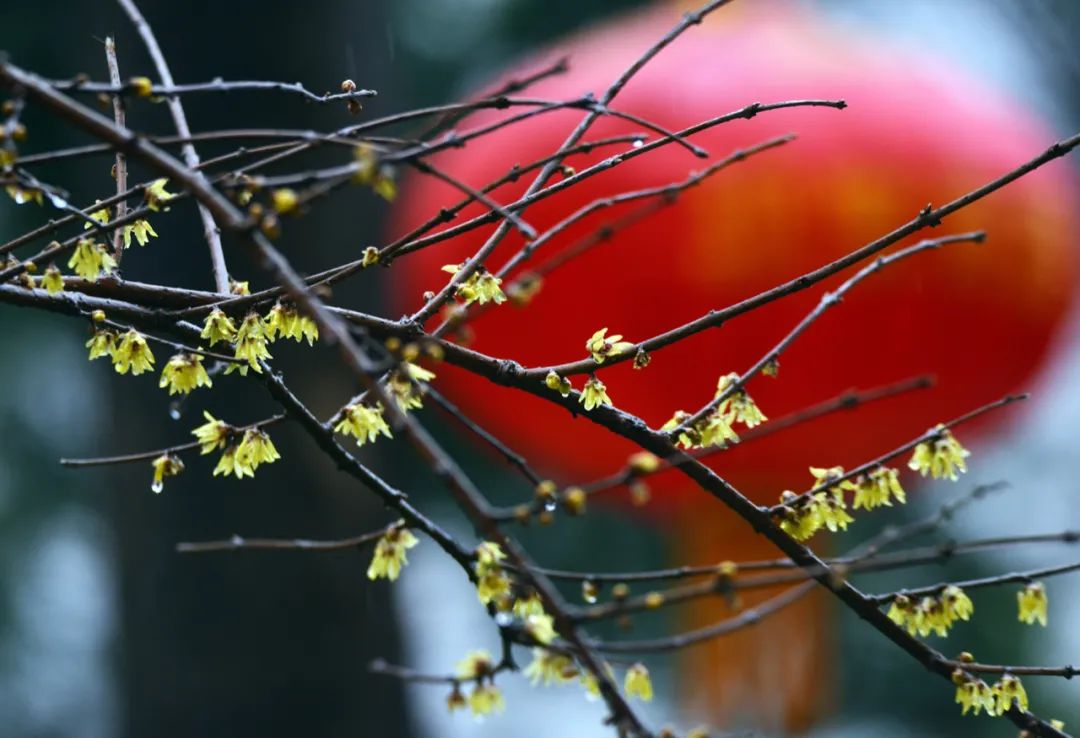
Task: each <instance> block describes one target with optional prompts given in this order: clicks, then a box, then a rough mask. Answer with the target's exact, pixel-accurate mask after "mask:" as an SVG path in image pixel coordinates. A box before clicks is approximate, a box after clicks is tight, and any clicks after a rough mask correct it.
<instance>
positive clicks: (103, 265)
mask: <svg viewBox="0 0 1080 738" xmlns="http://www.w3.org/2000/svg"><path fill="white" fill-rule="evenodd" d="M68 267H69V268H71V269H73V270H74V271H75V273H76V274H78V275H79V276H80V277H82V278H83V279H85V280H87V281H89V282H95V281H97V279H98V277H100V276H101V275H102V274H105V273H106V272H110V271H112V270H113V269H115V268H116V259H114V258H113V257H112V254H110V253H109V252H108V250H107V249H106V248H105V247H104V246H103V245H101V244H100V243H97V242H96V241H94V240H93V239H90V238H83V239H81V240H80V241H79V243H78V244H77V245H76V246H75V251H74V252H72V254H71V258H70V259H68Z"/></svg>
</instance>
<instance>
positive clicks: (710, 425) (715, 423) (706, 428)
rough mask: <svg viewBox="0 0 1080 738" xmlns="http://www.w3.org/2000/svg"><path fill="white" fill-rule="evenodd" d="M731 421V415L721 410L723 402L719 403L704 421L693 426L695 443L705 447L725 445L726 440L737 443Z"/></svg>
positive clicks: (736, 436)
mask: <svg viewBox="0 0 1080 738" xmlns="http://www.w3.org/2000/svg"><path fill="white" fill-rule="evenodd" d="M669 422H670V421H669ZM731 423H732V420H731V415H730V414H729V413H728V412H725V411H724V410H723V403H721V407H718V408H717V409H716V410H714V411H713V412H712V413H710V414H709V416H708V417H706V418H705V420H704V421H702V422H699V423H698V424H697V425H695V426H694V430H695V431H696V432H697V436H698V439H699V440H698V444H697V445H698V446H700V447H702V448H706V447H708V446H726V445H727V444H728V442H731V443H738V442H739V436H738V434H737V433H735V429H734V428H732V427H731ZM681 435H682V434H680V437H681Z"/></svg>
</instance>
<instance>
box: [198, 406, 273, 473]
mask: <svg viewBox="0 0 1080 738" xmlns="http://www.w3.org/2000/svg"><path fill="white" fill-rule="evenodd" d="M203 417H204V418H206V422H205V423H203V424H202V425H200V426H199V427H198V428H196V429H195V430H193V431H192V432H191V434H192V435H193V436H195V438H196V439H197V440H198V442H199V447H200V453H201V454H203V455H205V454H209V453H213V451H214V450H215V449H218V448H224V449H225V450H224V451H223V452H222V454H221V458H220V459H218V463H217V466H215V467H214V476H215V477H216V476H218V475H219V474H224V475H226V476H228V475H229V474H233V475H234V476H235V477H236V478H237V479H243V478H244V477H245V476H247V477H254V476H255V470H256V469H258V468H259V466H260V465H262V464H271V463H273V462H275V461H277V460H278V459H280V458H281V454H279V453H278V451H277V448H275V447H274V443H273V441H271V440H270V436H268V435H267V434H266V432H265V431H263V430H260V429H258V428H248V429H247V430H245V431H244V433H243V436H242V437H241V438H240V441H239V442H238V443H234V442H231V441H232V440H233V439H234V438H235V437H236V435H237V434H238V433H239V430H238V429H235V428H233V427H232V426H230V425H228V424H227V423H225V422H224V421H222V420H218V419H217V418H215V417H214V416H213V415H211V414H210V413H208V412H206V411H205V410H204V411H203Z"/></svg>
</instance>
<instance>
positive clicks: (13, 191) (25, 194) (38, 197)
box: [4, 185, 45, 205]
mask: <svg viewBox="0 0 1080 738" xmlns="http://www.w3.org/2000/svg"><path fill="white" fill-rule="evenodd" d="M4 189H5V190H6V191H7V193H8V195H9V196H10V197H11V199H12V200H14V201H15V204H16V205H23V204H25V203H28V202H36V203H37V204H38V205H42V204H44V202H45V198H44V196H43V195H42V193H41V190H36V189H32V188H28V187H20V186H19V185H7V186H6V187H5V188H4Z"/></svg>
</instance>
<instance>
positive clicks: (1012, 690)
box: [993, 674, 1028, 715]
mask: <svg viewBox="0 0 1080 738" xmlns="http://www.w3.org/2000/svg"><path fill="white" fill-rule="evenodd" d="M993 692H994V696H995V697H996V698H997V714H998V715H1004V714H1005V713H1006V712H1008V711H1009V710H1010V708H1012V706H1013V702H1014V701H1015V702H1016V706H1017V707H1018V708H1019V709H1021V710H1027V709H1028V696H1027V690H1025V689H1024V685H1023V684H1021V682H1020V680H1019V679H1018V678H1017V677H1015V676H1013V675H1012V674H1005V675H1004V676H1002V677H1001V679H1000V680H999V681H998V683H997V684H995V685H994V687H993Z"/></svg>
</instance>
